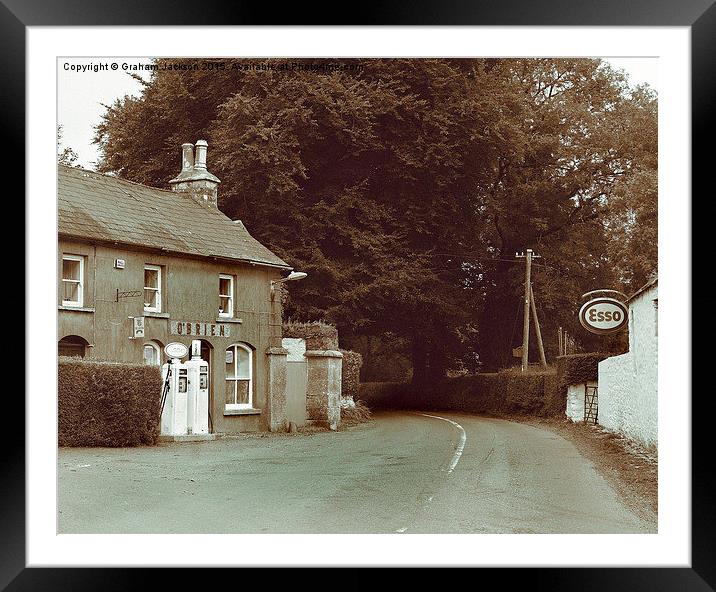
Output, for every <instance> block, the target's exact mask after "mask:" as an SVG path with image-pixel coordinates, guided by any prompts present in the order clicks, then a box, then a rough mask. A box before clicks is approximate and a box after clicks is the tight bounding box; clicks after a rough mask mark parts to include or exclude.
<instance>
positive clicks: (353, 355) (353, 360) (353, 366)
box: [340, 349, 363, 398]
mask: <svg viewBox="0 0 716 592" xmlns="http://www.w3.org/2000/svg"><path fill="white" fill-rule="evenodd" d="M340 352H341V353H342V354H343V367H342V369H341V396H343V397H354V398H355V397H356V395H358V385H359V384H360V367H361V365H362V364H363V356H361V355H360V354H359V353H358V352H354V351H350V350H345V349H342V350H340Z"/></svg>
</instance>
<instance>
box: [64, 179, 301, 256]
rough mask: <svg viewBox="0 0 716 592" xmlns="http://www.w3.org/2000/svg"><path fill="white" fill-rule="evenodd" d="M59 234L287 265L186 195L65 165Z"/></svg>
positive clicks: (237, 223)
mask: <svg viewBox="0 0 716 592" xmlns="http://www.w3.org/2000/svg"><path fill="white" fill-rule="evenodd" d="M58 233H59V234H60V235H63V236H67V237H73V238H78V239H84V240H90V241H97V242H110V243H120V244H124V245H131V246H137V247H145V248H150V249H161V250H164V251H167V252H171V253H178V254H187V255H194V256H200V257H218V258H221V259H233V260H237V261H248V262H253V263H258V264H264V265H272V266H278V267H283V268H286V269H290V266H289V265H288V264H287V263H286V262H285V261H283V260H282V259H280V258H279V257H278V256H276V255H274V254H273V253H272V252H271V251H269V250H268V249H267V248H266V247H265V246H263V245H262V244H261V243H260V242H259V241H257V240H256V239H255V238H253V237H252V236H251V235H250V234H249V233H248V231H247V230H246V228H245V227H244V225H243V224H242V223H241V222H240V221H238V220H237V221H232V220H231V219H230V218H228V217H227V216H225V215H224V214H223V213H221V212H220V211H219V210H217V209H215V208H213V207H211V206H208V205H206V204H203V203H200V202H199V201H197V200H195V199H193V198H192V197H191V196H189V195H187V194H184V193H177V192H173V191H169V190H164V189H157V188H154V187H147V186H145V185H139V184H138V183H132V182H130V181H124V180H122V179H117V178H116V177H110V176H107V175H102V174H100V173H96V172H93V171H87V170H84V169H78V168H74V167H67V166H63V165H59V170H58Z"/></svg>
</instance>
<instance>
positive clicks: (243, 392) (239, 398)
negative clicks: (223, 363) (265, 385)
mask: <svg viewBox="0 0 716 592" xmlns="http://www.w3.org/2000/svg"><path fill="white" fill-rule="evenodd" d="M235 382H236V402H237V403H238V404H240V405H248V404H249V403H250V402H251V401H250V398H249V381H248V380H237V381H235Z"/></svg>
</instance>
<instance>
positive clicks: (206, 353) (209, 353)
mask: <svg viewBox="0 0 716 592" xmlns="http://www.w3.org/2000/svg"><path fill="white" fill-rule="evenodd" d="M199 341H201V359H202V360H204V361H205V362H206V363H207V364H209V433H210V434H213V433H214V419H213V417H212V413H211V410H212V409H213V408H214V375H213V366H212V361H213V360H212V357H213V349H214V348H213V347H212V345H211V343H209V342H208V341H207V340H206V339H200V340H199Z"/></svg>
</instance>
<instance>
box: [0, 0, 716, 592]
mask: <svg viewBox="0 0 716 592" xmlns="http://www.w3.org/2000/svg"><path fill="white" fill-rule="evenodd" d="M713 1H714V0H680V1H678V2H677V1H675V0H672V1H667V0H656V1H655V0H602V1H600V2H576V1H574V0H558V1H552V2H545V1H534V0H533V1H530V0H513V1H512V2H509V3H507V2H496V1H489V2H478V1H474V0H473V1H471V0H453V1H451V2H425V1H413V2H411V3H406V2H401V3H397V2H394V3H392V4H375V5H371V4H368V3H363V4H356V5H352V6H351V8H350V11H349V12H348V14H350V17H351V24H363V25H481V26H498V25H501V26H510V25H514V26H518V25H533V26H534V25H538V26H540V25H541V26H683V27H690V28H691V35H692V121H693V123H694V124H696V125H692V147H693V148H692V159H693V160H692V163H693V164H692V170H693V182H694V183H693V187H694V192H696V191H697V190H698V188H699V187H700V186H703V188H704V193H703V197H702V200H706V202H707V203H708V205H707V207H708V208H709V211H710V212H713V211H714V205H713V197H712V194H713V189H710V190H708V191H706V186H705V184H704V183H703V182H704V180H705V179H706V175H707V172H708V171H709V170H710V168H712V167H713V164H712V163H711V158H710V156H711V153H712V150H710V149H709V148H708V147H709V143H707V142H708V141H709V140H711V141H713V140H712V138H713V132H714V115H713V110H714V106H716V91H714V87H713V84H712V79H713V77H714V72H716V60H715V57H716V6H714V5H713ZM200 4H201V7H200V9H198V8H197V4H196V3H193V2H189V1H187V0H153V1H152V2H147V1H144V0H124V1H123V2H113V3H109V2H99V1H92V0H35V1H28V0H1V2H0V27H1V28H0V45H1V46H2V51H1V52H0V64H1V65H2V70H1V71H2V75H3V85H2V86H3V89H2V92H1V100H2V104H1V106H2V108H1V109H0V117H1V118H2V124H3V130H4V134H5V141H4V144H5V145H6V146H7V145H12V146H14V148H13V161H12V168H13V169H14V170H17V169H18V168H19V167H21V166H23V167H24V164H25V160H24V158H25V156H24V155H25V151H24V150H21V147H23V146H25V125H24V123H25V118H26V117H27V116H28V115H29V114H27V113H26V112H25V99H26V97H25V35H26V27H28V26H98V25H115V26H120V25H135V26H136V25H151V26H159V25H177V26H178V25H227V24H236V25H239V24H240V25H256V26H260V25H267V24H272V25H287V24H294V25H320V24H326V25H328V24H330V25H337V24H341V23H339V22H336V20H335V19H336V18H337V16H336V15H338V14H340V13H339V12H335V11H334V10H333V9H332V8H335V7H321V6H317V5H310V6H309V5H307V4H302V5H300V6H296V8H295V14H294V13H293V12H292V11H290V10H288V11H286V10H266V7H265V6H264V5H259V4H258V3H248V2H241V1H239V2H235V3H233V4H232V5H231V6H225V5H224V4H223V3H221V2H215V1H213V0H203V2H201V3H200ZM267 19H271V22H270V23H269V22H267ZM667 83H668V82H667ZM699 145H701V146H702V148H701V149H699V148H698V147H699ZM707 159H708V160H707ZM709 165H710V166H709ZM6 172H7V169H6ZM18 176H19V175H18ZM694 194H696V193H694ZM697 203H698V202H697V201H696V200H692V207H695V206H696V205H697ZM692 215H693V213H692ZM693 219H694V221H698V220H701V221H702V222H703V221H704V220H705V219H708V213H707V212H702V215H701V216H696V217H694V218H693ZM708 235H709V233H708V232H707V233H697V232H696V229H694V230H693V231H692V241H693V244H692V249H693V254H694V267H693V268H694V270H696V269H699V266H698V265H697V263H698V258H699V257H702V255H701V253H705V252H706V249H708V247H707V246H706V245H701V247H702V248H699V247H700V246H699V245H698V241H699V240H701V241H703V240H704V237H706V236H708ZM26 271H27V270H26ZM693 294H694V298H693V302H692V304H693V306H694V310H707V309H708V308H709V306H707V305H709V304H712V301H713V297H712V296H710V294H709V291H708V290H702V291H701V292H700V293H699V292H697V291H694V292H693ZM699 305H701V306H699ZM700 328H701V331H706V333H707V334H711V335H712V334H713V333H712V331H713V329H714V322H713V321H712V320H707V321H705V322H704V323H703V324H700ZM689 346H690V344H684V347H689ZM708 349H709V348H707V347H703V348H697V347H696V344H695V342H694V347H693V360H694V362H695V363H694V364H693V366H695V367H696V368H698V367H700V366H701V364H699V362H701V363H702V364H706V360H705V356H706V355H707V354H708ZM38 358H39V356H37V357H31V356H29V355H28V357H27V358H26V372H30V371H32V370H33V364H34V363H35V362H38ZM51 371H54V370H51ZM712 390H713V389H712V388H709V387H708V386H705V387H704V390H703V391H702V392H700V393H698V391H697V393H698V394H697V398H695V399H694V400H693V401H692V405H693V408H694V410H696V409H697V406H698V405H699V404H700V403H701V401H700V399H699V398H698V397H699V396H700V397H701V398H703V399H710V398H711V397H712V396H713V395H712V394H711V391H712ZM5 395H6V396H5V398H6V399H8V398H10V393H9V392H6V393H5ZM690 395H691V393H673V396H678V397H680V398H683V399H684V401H688V397H690ZM13 397H14V399H15V403H16V404H18V405H21V404H20V402H19V398H18V397H17V396H16V395H13ZM20 417H24V409H19V410H18V411H17V412H15V413H13V418H14V421H13V425H14V427H13V433H12V434H11V435H10V436H9V437H7V436H6V438H5V443H4V445H3V447H2V456H3V464H2V467H3V469H2V480H1V481H0V482H1V483H2V487H3V498H2V504H1V505H0V513H1V517H2V522H0V524H1V525H2V527H1V528H0V532H1V534H0V537H1V538H2V545H1V550H0V553H1V555H0V557H1V560H0V587H1V588H3V589H7V590H43V591H44V590H54V589H62V590H75V591H76V590H85V589H86V590H94V589H102V590H125V589H131V588H133V587H144V585H146V584H147V582H148V578H149V572H150V571H151V570H147V569H116V568H115V569H96V568H92V569H82V568H73V569H68V568H62V569H57V568H26V567H25V451H24V443H25V439H24V438H23V437H22V434H21V431H24V425H25V422H24V421H20V419H19V418H20ZM710 423H711V415H710V414H708V413H705V412H702V411H701V412H696V413H694V414H693V418H692V450H693V465H692V496H693V498H692V512H693V514H692V564H691V568H668V567H660V568H530V569H500V573H499V574H497V575H498V576H499V578H500V587H501V588H510V587H512V586H515V585H519V584H521V583H524V584H526V585H529V587H530V589H535V588H537V589H540V588H544V589H549V590H571V589H575V590H585V591H588V590H630V591H638V590H645V591H646V590H648V591H650V592H653V591H658V590H714V588H715V587H716V561H714V558H715V557H716V544H715V543H716V536H715V535H714V533H715V532H716V521H715V520H714V516H715V514H716V511H715V510H714V506H715V505H716V503H715V502H716V489H715V487H714V472H713V468H712V462H713V461H712V455H711V452H712V451H713V448H714V446H713V443H712V440H713V439H712V437H711V432H712V431H713V428H712V427H711V425H710ZM588 558H589V553H588V550H585V559H588ZM558 562H559V558H555V563H558ZM202 571H203V570H202ZM288 571H291V572H293V570H288ZM490 571H493V570H490ZM179 575H180V577H181V578H182V584H183V586H184V587H187V586H188V587H192V586H195V585H206V578H207V575H206V574H205V573H202V572H201V571H199V570H196V571H194V570H192V571H191V572H190V571H187V570H183V571H182V572H181V574H179ZM211 577H212V578H213V577H217V578H218V577H220V576H219V575H212V576H211ZM284 577H286V579H287V580H295V579H296V578H297V577H298V578H302V579H303V578H305V577H306V575H305V573H303V574H299V575H296V574H293V573H285V574H284ZM368 577H370V576H369V574H368V573H367V571H366V570H361V571H359V572H358V573H357V574H356V575H354V576H353V577H351V578H350V579H351V581H352V583H353V585H354V586H357V585H360V583H362V581H363V580H365V579H367V578H368ZM479 577H480V578H483V577H484V576H483V575H480V576H479ZM281 579H283V578H281ZM217 581H220V580H217ZM274 584H277V581H274ZM342 585H345V582H343V584H342Z"/></svg>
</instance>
